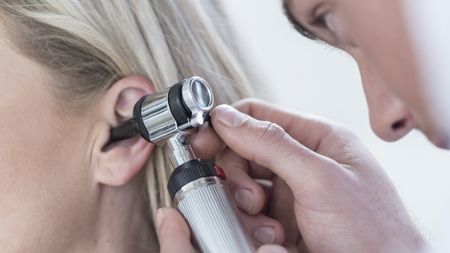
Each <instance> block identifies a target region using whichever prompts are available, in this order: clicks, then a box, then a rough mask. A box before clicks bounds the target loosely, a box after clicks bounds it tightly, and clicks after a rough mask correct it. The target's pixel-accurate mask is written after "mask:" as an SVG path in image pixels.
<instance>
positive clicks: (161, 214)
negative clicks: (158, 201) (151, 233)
mask: <svg viewBox="0 0 450 253" xmlns="http://www.w3.org/2000/svg"><path fill="white" fill-rule="evenodd" d="M163 219H164V208H160V209H158V210H156V215H155V222H156V227H157V228H158V230H159V228H160V227H161V224H162V221H163Z"/></svg>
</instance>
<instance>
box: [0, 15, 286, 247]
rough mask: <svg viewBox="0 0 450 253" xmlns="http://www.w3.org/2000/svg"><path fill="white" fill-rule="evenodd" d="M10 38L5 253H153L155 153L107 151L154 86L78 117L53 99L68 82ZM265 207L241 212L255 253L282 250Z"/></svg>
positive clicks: (2, 153) (5, 81) (2, 64)
mask: <svg viewBox="0 0 450 253" xmlns="http://www.w3.org/2000/svg"><path fill="white" fill-rule="evenodd" d="M0 27H1V23H0ZM7 38H8V36H7V33H6V32H3V31H2V30H1V29H0V89H1V90H2V93H1V94H0V112H1V113H2V120H1V121H0V131H1V133H2V134H1V135H0V143H1V144H2V145H0V168H1V169H0V203H1V204H0V216H1V217H2V219H1V220H0V245H1V246H2V252H156V251H157V250H158V246H157V243H156V242H155V241H154V240H153V238H155V236H154V235H153V236H152V234H151V233H152V232H151V230H150V227H151V226H153V224H152V217H148V212H149V209H148V208H149V207H148V199H147V196H146V195H145V190H144V189H145V173H144V171H143V170H142V168H143V167H144V164H145V162H146V160H147V159H148V157H149V156H150V155H151V153H152V150H153V148H154V145H153V144H150V143H147V142H146V141H145V140H143V139H142V138H138V137H136V138H133V139H128V140H123V141H120V142H117V143H114V144H111V145H108V146H105V144H106V143H107V141H108V139H109V133H110V129H111V127H113V126H117V125H119V124H120V122H121V121H122V120H125V119H128V118H130V117H131V112H132V110H133V107H134V105H135V103H136V102H137V101H138V100H139V99H140V98H141V97H142V96H144V95H147V94H150V93H152V92H154V87H153V84H152V83H151V82H150V81H149V80H147V79H145V78H143V77H140V76H129V77H125V78H122V79H120V80H119V81H117V82H116V83H114V84H113V86H112V88H110V89H109V90H107V91H106V92H104V93H102V94H100V95H99V96H98V98H96V99H95V101H94V102H93V103H92V104H90V105H89V106H88V108H86V109H85V110H83V111H81V112H80V111H78V112H77V113H74V112H73V110H69V108H68V105H66V104H62V103H61V101H60V98H58V99H56V97H55V91H56V90H55V87H54V86H53V85H54V83H55V82H64V81H65V80H64V79H63V78H61V77H57V76H55V74H54V73H52V72H50V71H49V70H47V69H45V68H44V67H42V66H41V65H40V64H38V63H36V62H33V61H31V60H30V59H28V58H26V57H25V56H24V55H22V54H21V53H20V52H19V50H17V49H16V48H15V47H14V46H13V43H11V41H9V40H8V39H7ZM17 66H20V68H18V67H17ZM71 109H73V108H71ZM218 146H220V145H217V146H216V147H218ZM236 175H237V176H238V175H239V174H236ZM236 180H238V179H236ZM236 180H235V181H236ZM251 190H252V191H255V192H258V190H259V192H260V193H263V191H262V190H261V189H260V188H259V187H258V186H257V185H253V186H252V188H251ZM259 198H260V199H261V200H262V198H263V196H262V195H260V196H259ZM261 200H259V201H258V202H261ZM258 208H259V207H256V209H254V210H250V212H249V213H250V214H251V215H250V214H248V213H247V212H241V213H240V215H241V217H242V218H243V220H245V222H244V226H245V228H246V229H247V230H248V233H249V234H251V235H254V236H253V237H252V238H253V241H254V243H255V245H261V244H263V243H282V242H283V241H284V231H283V229H282V226H281V223H280V222H278V221H276V220H274V219H272V218H269V217H268V216H266V215H265V214H262V213H260V212H259V210H258ZM169 213H170V212H169ZM172 213H173V212H172ZM175 214H177V213H176V212H175ZM177 221H178V222H179V221H182V219H181V218H179V219H175V220H174V221H171V222H172V223H173V222H177ZM166 222H167V221H166ZM169 224H170V223H169ZM176 224H178V223H176ZM267 228H271V230H270V232H271V233H269V235H267V233H266V234H265V233H263V232H264V231H266V230H267ZM261 231H263V232H261ZM163 234H164V233H163ZM163 247H165V246H163Z"/></svg>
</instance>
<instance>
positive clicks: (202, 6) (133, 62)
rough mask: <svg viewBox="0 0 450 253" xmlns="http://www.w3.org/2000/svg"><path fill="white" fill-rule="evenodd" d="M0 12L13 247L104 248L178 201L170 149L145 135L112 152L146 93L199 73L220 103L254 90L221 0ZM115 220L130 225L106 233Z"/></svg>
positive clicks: (42, 6) (21, 5)
mask: <svg viewBox="0 0 450 253" xmlns="http://www.w3.org/2000/svg"><path fill="white" fill-rule="evenodd" d="M0 14H1V16H0V87H1V90H2V93H1V94H0V111H1V113H2V120H1V121H0V131H2V135H1V136H0V142H1V143H2V145H1V146H0V167H1V168H2V169H1V170H0V198H1V199H2V205H1V206H0V214H1V215H2V217H3V219H2V221H1V222H0V238H1V239H0V244H1V245H9V247H10V248H8V249H7V250H11V251H15V252H17V251H21V250H22V251H27V250H28V251H29V250H30V249H33V250H35V251H61V250H62V249H63V248H65V250H66V249H67V248H66V247H68V245H69V244H70V243H73V244H76V242H77V241H80V240H84V239H86V240H87V241H90V242H91V243H92V244H91V245H90V246H86V247H87V248H84V249H88V247H91V248H94V247H98V245H101V244H102V243H105V242H107V241H108V240H114V235H110V237H107V236H105V235H106V234H111V233H112V234H117V237H120V235H122V234H121V233H126V232H127V231H128V232H130V233H133V232H132V231H131V229H128V230H127V229H124V227H127V228H128V227H137V226H142V225H143V224H142V223H141V220H140V219H139V217H140V216H139V215H136V213H140V214H141V215H142V216H144V215H145V212H149V214H148V217H151V212H152V211H154V209H155V208H156V207H158V206H162V205H168V204H169V203H170V199H169V198H168V196H167V192H166V190H165V188H166V184H167V177H168V175H169V173H170V172H169V171H168V170H167V169H166V168H168V167H169V166H166V164H165V163H166V159H165V157H164V155H163V154H162V152H161V150H160V149H158V148H156V147H155V146H153V145H151V144H148V143H146V142H144V141H142V140H138V139H131V140H125V141H122V142H119V143H117V144H114V145H111V146H108V147H105V143H106V142H107V141H108V137H109V130H110V129H111V127H112V126H116V125H118V124H119V123H120V122H121V121H122V120H124V119H126V118H127V117H129V116H130V115H131V111H132V107H133V106H134V103H135V102H136V101H137V100H138V99H139V98H140V97H141V96H143V95H144V94H148V93H151V92H153V91H157V90H160V89H162V88H164V87H167V86H169V85H171V84H173V83H175V82H177V81H179V80H180V79H183V78H185V77H189V76H192V75H199V76H202V77H204V78H205V79H206V80H208V81H209V83H210V84H211V85H212V86H213V89H216V90H217V89H220V91H219V92H216V94H219V96H218V97H217V100H218V103H229V102H232V101H235V100H237V99H239V98H242V97H244V96H246V95H247V94H248V92H249V88H248V86H247V85H246V83H247V82H246V78H245V75H244V74H243V73H242V72H241V69H240V68H239V67H238V64H237V59H236V55H235V53H234V51H233V47H232V45H233V43H232V41H230V40H231V37H230V34H229V30H228V27H227V24H226V22H225V20H224V16H223V13H222V12H221V9H220V6H219V5H218V4H217V2H216V1H160V0H137V1H109V0H105V1H73V0H61V1H51V0H39V1H36V0H21V1H17V0H10V1H9V0H6V1H2V3H0ZM149 157H150V159H149ZM143 167H145V168H146V170H145V171H144V170H142V168H143ZM146 185H147V187H148V191H149V198H148V200H147V201H150V209H149V205H148V204H147V203H145V200H144V199H145V194H141V193H142V192H143V191H142V190H143V189H141V188H142V187H145V186H146ZM118 213H121V214H120V215H119V214H118ZM127 214H128V215H129V216H128V217H127V216H126V215H127ZM115 215H117V217H116V216H115ZM119 216H120V217H122V218H119ZM142 218H144V219H145V218H146V217H142ZM121 219H122V220H123V223H120V220H121ZM118 222H119V223H118ZM89 224H91V225H90V226H88V225H89ZM109 224H111V225H112V226H116V227H117V226H121V225H123V227H117V229H116V231H113V232H111V231H108V233H102V232H104V231H100V230H101V229H102V228H104V227H107V226H108V225H109ZM97 225H98V226H97ZM144 225H145V224H144ZM100 227H102V228H100ZM11 231H13V233H11ZM135 232H136V231H135ZM100 235H101V236H100ZM131 235H132V234H130V236H131ZM132 236H135V238H136V240H138V238H139V236H136V235H132ZM141 236H142V237H147V236H148V237H150V236H151V232H148V233H142V235H141ZM106 237H107V238H106ZM55 239H57V241H52V240H55ZM3 240H5V241H3ZM94 240H95V241H94ZM138 241H139V240H138ZM143 241H145V240H143ZM43 242H45V243H43ZM139 242H140V241H139ZM119 244H120V242H117V241H114V242H113V243H109V245H112V247H113V246H114V245H119ZM36 245H40V246H42V247H43V248H36ZM49 245H51V247H52V248H50V246H49ZM77 245H83V244H77ZM96 245H97V246H96ZM46 246H49V247H48V248H45V247H46ZM69 246H70V245H69ZM59 247H61V248H59Z"/></svg>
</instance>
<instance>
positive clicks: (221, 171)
mask: <svg viewBox="0 0 450 253" xmlns="http://www.w3.org/2000/svg"><path fill="white" fill-rule="evenodd" d="M214 170H216V173H217V176H218V177H220V178H222V179H223V180H226V179H227V176H226V175H225V172H224V171H223V169H222V168H220V167H219V166H218V165H216V166H214Z"/></svg>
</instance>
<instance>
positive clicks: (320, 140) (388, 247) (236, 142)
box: [193, 100, 424, 253]
mask: <svg viewBox="0 0 450 253" xmlns="http://www.w3.org/2000/svg"><path fill="white" fill-rule="evenodd" d="M235 108H236V109H235ZM211 120H212V124H213V126H214V130H215V131H212V130H207V129H202V130H201V133H200V134H199V135H197V136H196V137H195V138H194V140H193V144H194V146H195V148H196V150H197V151H198V152H199V153H200V154H201V155H202V156H203V157H208V156H209V157H212V156H215V155H216V153H217V152H219V158H218V160H217V163H218V164H219V165H220V166H221V167H223V169H224V170H225V172H226V173H227V174H228V177H229V179H228V180H227V181H228V182H227V184H228V185H229V187H230V189H231V191H232V194H233V195H234V197H235V199H236V202H237V204H238V206H239V207H240V209H241V210H243V211H245V212H247V213H248V214H249V215H261V214H264V215H267V216H268V217H271V218H273V219H275V220H277V221H279V222H280V223H281V224H282V226H283V229H284V232H285V238H283V241H282V242H281V243H275V244H279V245H280V246H278V245H263V246H262V247H261V248H260V249H259V251H258V252H260V253H262V252H314V253H315V252H317V253H319V252H326V253H328V252H345V253H349V252H396V253H402V252H419V250H420V248H421V247H422V246H423V243H424V241H423V239H422V237H421V235H420V233H419V232H418V231H417V229H416V228H415V226H414V223H413V222H412V221H411V219H410V217H409V215H408V213H407V211H406V210H405V208H404V206H403V204H402V202H401V200H400V198H399V196H398V194H397V192H396V190H395V189H394V187H393V185H392V184H391V182H390V180H389V178H388V177H387V176H386V174H385V172H384V171H383V170H382V168H381V167H380V165H379V164H378V163H377V162H376V160H375V159H374V158H373V157H372V156H371V155H370V153H369V152H368V151H367V150H366V149H365V148H364V147H363V145H362V144H361V143H360V141H359V140H358V138H357V137H355V135H353V134H352V133H351V132H349V131H348V130H347V129H346V128H345V127H342V126H340V125H337V124H335V123H330V122H328V121H326V120H324V119H320V118H316V117H312V116H307V115H301V114H297V113H293V112H289V111H287V110H285V109H282V108H279V107H276V106H274V105H271V104H268V103H265V102H262V101H259V100H243V101H241V102H239V103H237V104H236V105H235V106H234V108H233V107H230V106H226V105H221V106H218V107H217V108H216V109H215V110H214V111H213V112H212V115H211ZM202 132H203V133H202ZM222 141H223V142H224V144H225V145H223V143H222ZM224 146H225V147H226V148H225V150H223V151H220V150H222V149H223V147H224ZM244 223H245V221H244ZM268 236H270V233H268Z"/></svg>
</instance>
